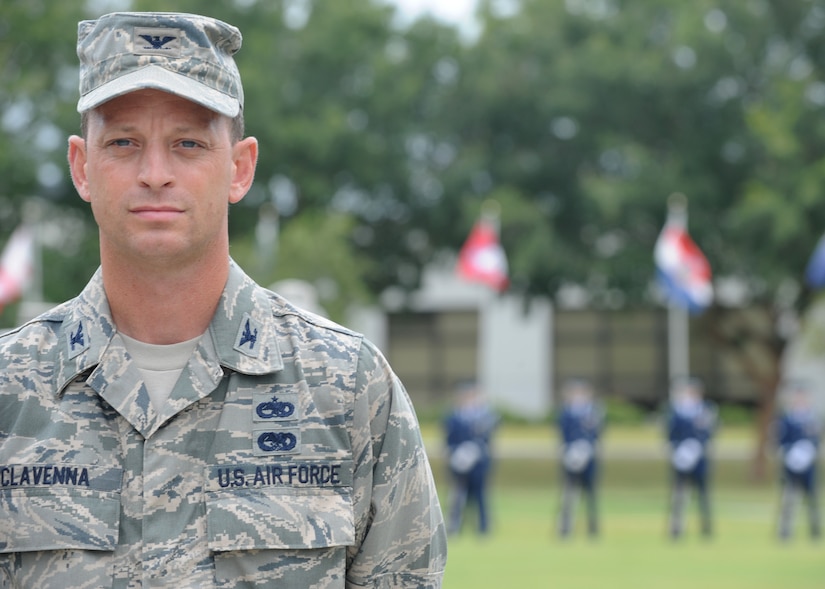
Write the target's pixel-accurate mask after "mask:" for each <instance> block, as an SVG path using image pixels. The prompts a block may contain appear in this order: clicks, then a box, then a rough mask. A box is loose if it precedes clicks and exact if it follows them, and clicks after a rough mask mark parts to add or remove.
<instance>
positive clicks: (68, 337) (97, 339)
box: [55, 268, 117, 394]
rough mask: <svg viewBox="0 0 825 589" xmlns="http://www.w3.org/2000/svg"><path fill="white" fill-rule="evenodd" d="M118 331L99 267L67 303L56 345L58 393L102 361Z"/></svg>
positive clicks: (56, 382)
mask: <svg viewBox="0 0 825 589" xmlns="http://www.w3.org/2000/svg"><path fill="white" fill-rule="evenodd" d="M116 331H117V329H116V328H115V324H114V322H113V321H112V314H111V311H110V310H109V301H108V299H107V298H106V292H105V291H104V289H103V275H102V273H101V271H100V269H99V268H98V270H97V272H95V274H94V276H92V279H91V280H90V281H89V283H88V284H87V285H86V287H85V288H84V289H83V291H82V292H81V293H80V295H78V296H77V298H75V299H74V300H73V301H71V302H70V303H69V304H67V305H66V314H65V315H64V316H63V321H62V327H61V329H60V333H59V338H60V339H59V340H58V342H59V343H58V345H57V346H56V349H57V358H56V366H55V384H56V385H57V386H56V387H55V391H56V393H57V394H60V393H62V392H63V390H64V389H65V388H66V386H67V385H68V384H69V383H70V382H71V381H72V380H74V379H75V378H77V377H78V376H79V375H81V374H83V373H85V372H87V371H89V370H91V369H92V368H94V367H95V366H97V365H98V364H100V362H101V359H102V358H103V355H104V353H105V351H106V349H107V348H108V347H109V344H110V342H111V341H112V336H114V334H115V333H116Z"/></svg>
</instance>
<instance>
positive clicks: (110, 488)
mask: <svg viewBox="0 0 825 589" xmlns="http://www.w3.org/2000/svg"><path fill="white" fill-rule="evenodd" d="M24 468H27V469H28V470H23V469H24ZM38 468H39V469H42V470H40V471H38V470H36V469H38ZM78 468H80V469H83V470H82V471H81V477H85V476H87V475H88V473H89V472H91V471H93V470H94V469H93V468H92V467H78ZM47 469H49V470H47ZM0 470H2V472H0V483H2V486H0V588H5V587H38V589H40V588H42V589H50V588H52V587H54V588H61V589H62V588H64V587H73V586H78V587H79V586H84V587H111V586H112V577H113V558H112V556H113V552H114V550H115V546H116V545H117V541H118V529H119V523H120V492H119V485H120V479H121V472H120V470H119V469H107V471H106V473H105V474H104V475H103V476H102V478H97V479H96V480H94V479H93V480H92V482H91V483H90V485H89V486H85V484H83V483H84V482H88V479H85V480H84V478H81V479H80V481H81V486H78V485H77V484H75V485H70V484H67V483H66V481H61V480H60V478H59V477H61V476H64V475H66V476H67V477H71V480H70V481H69V482H74V483H77V481H76V480H75V479H74V476H75V474H76V472H75V470H76V469H75V467H51V466H45V467H44V466H29V467H15V470H12V468H11V467H2V469H0ZM67 473H68V474H67ZM35 476H38V477H41V476H42V479H41V480H40V481H39V484H29V483H33V482H34V477H35ZM96 484H97V486H98V488H94V486H96ZM115 487H118V489H117V490H116V489H115ZM25 579H29V581H25ZM26 583H32V584H31V585H28V584H26Z"/></svg>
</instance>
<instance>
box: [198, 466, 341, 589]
mask: <svg viewBox="0 0 825 589" xmlns="http://www.w3.org/2000/svg"><path fill="white" fill-rule="evenodd" d="M238 480H240V479H238ZM351 495H352V487H351V485H346V484H342V485H338V486H315V487H310V486H268V487H252V488H250V487H249V486H247V485H239V486H238V487H228V488H226V489H222V490H211V491H207V493H206V517H207V537H208V546H209V549H210V551H212V553H213V556H214V559H215V573H216V578H217V581H218V586H221V585H222V584H226V586H232V587H296V588H298V587H300V588H302V589H305V588H306V587H316V586H323V587H339V586H340V587H344V576H345V573H346V547H347V546H350V545H352V544H353V543H354V542H355V518H354V514H353V507H352V496H351Z"/></svg>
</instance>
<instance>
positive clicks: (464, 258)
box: [457, 217, 510, 292]
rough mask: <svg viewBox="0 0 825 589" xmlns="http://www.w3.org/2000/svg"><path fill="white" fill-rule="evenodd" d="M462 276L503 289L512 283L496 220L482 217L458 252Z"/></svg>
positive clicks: (460, 274) (496, 288)
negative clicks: (494, 221)
mask: <svg viewBox="0 0 825 589" xmlns="http://www.w3.org/2000/svg"><path fill="white" fill-rule="evenodd" d="M457 271H458V274H459V276H461V277H462V278H464V279H466V280H470V281H473V282H481V283H483V284H486V285H488V286H490V287H492V288H494V289H495V290H497V291H499V292H502V291H504V290H506V289H507V286H508V285H509V284H510V279H509V277H508V268H507V256H506V255H505V253H504V248H502V247H501V243H499V239H498V230H497V228H496V225H495V223H493V221H492V220H490V219H485V218H484V217H482V218H481V219H479V220H478V221H477V222H476V224H475V226H474V227H473V230H472V231H471V232H470V235H469V236H468V237H467V241H465V242H464V245H463V246H462V247H461V251H460V252H459V254H458V268H457Z"/></svg>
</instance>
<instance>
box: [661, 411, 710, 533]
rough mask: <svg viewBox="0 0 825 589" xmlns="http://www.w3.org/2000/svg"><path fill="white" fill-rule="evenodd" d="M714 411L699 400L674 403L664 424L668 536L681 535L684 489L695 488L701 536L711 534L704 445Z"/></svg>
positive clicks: (708, 476)
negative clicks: (668, 478) (668, 483)
mask: <svg viewBox="0 0 825 589" xmlns="http://www.w3.org/2000/svg"><path fill="white" fill-rule="evenodd" d="M716 415H717V413H716V408H715V407H714V406H713V405H712V404H710V403H707V402H704V401H702V400H701V399H696V400H693V401H690V402H684V401H679V400H677V401H675V402H674V403H673V404H672V405H671V408H670V414H669V416H668V421H667V437H668V441H669V444H670V451H671V484H672V496H671V520H670V534H671V536H672V537H674V538H678V537H679V536H681V535H682V532H683V529H684V525H683V515H684V504H685V499H686V493H687V488H688V486H693V487H694V488H695V489H696V492H697V496H698V500H699V510H700V515H701V523H702V534H703V535H704V536H710V534H711V530H712V528H711V513H710V498H709V493H708V486H709V478H710V459H709V457H708V446H709V444H710V441H711V439H712V438H713V434H714V432H715V429H716V422H717V417H716Z"/></svg>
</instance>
